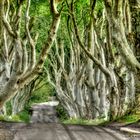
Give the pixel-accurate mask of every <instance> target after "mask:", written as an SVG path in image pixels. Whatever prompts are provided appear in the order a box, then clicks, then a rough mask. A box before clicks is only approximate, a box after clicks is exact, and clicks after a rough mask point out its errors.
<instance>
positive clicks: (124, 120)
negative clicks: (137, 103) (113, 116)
mask: <svg viewBox="0 0 140 140" xmlns="http://www.w3.org/2000/svg"><path fill="white" fill-rule="evenodd" d="M138 120H140V114H130V115H126V116H124V117H122V118H120V119H118V120H117V122H120V123H125V124H129V123H135V122H137V121H138Z"/></svg>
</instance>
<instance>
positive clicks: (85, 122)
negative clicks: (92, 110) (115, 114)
mask: <svg viewBox="0 0 140 140" xmlns="http://www.w3.org/2000/svg"><path fill="white" fill-rule="evenodd" d="M103 122H105V120H104V119H95V120H84V119H68V120H63V121H62V123H64V124H77V125H99V124H101V123H103Z"/></svg>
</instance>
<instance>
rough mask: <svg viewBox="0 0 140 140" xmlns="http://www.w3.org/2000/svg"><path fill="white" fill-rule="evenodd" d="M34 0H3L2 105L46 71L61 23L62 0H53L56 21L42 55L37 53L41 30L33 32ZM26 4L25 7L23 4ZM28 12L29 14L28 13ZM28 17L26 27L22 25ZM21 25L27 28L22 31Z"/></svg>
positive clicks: (0, 21) (0, 31)
mask: <svg viewBox="0 0 140 140" xmlns="http://www.w3.org/2000/svg"><path fill="white" fill-rule="evenodd" d="M30 2H31V1H30V0H19V1H11V0H1V1H0V47H1V50H0V108H1V109H2V107H3V106H4V104H5V103H6V102H7V101H8V100H10V99H11V98H12V97H13V96H14V95H15V94H17V93H18V94H21V93H22V91H23V88H24V87H26V86H27V85H28V84H29V83H30V82H31V81H32V80H33V79H35V78H36V77H37V76H38V74H39V73H40V72H41V71H42V67H43V64H44V61H45V60H46V58H47V54H48V52H49V50H50V48H51V46H52V44H53V42H54V39H55V36H56V34H57V30H58V27H59V23H60V17H61V16H60V14H61V9H60V11H58V10H57V6H58V4H59V1H56V0H50V11H51V14H52V23H51V26H50V30H49V32H48V37H47V39H46V41H45V43H44V45H43V47H42V51H41V53H40V56H39V58H38V59H37V57H36V42H37V38H38V34H36V35H31V30H32V26H33V25H32V20H31V19H30V15H29V9H30ZM23 6H25V7H26V8H25V10H24V8H23ZM24 15H25V16H24ZM22 20H23V21H24V25H25V27H24V28H23V27H21V23H22V22H23V21H22ZM21 28H22V29H23V30H24V31H22V34H21Z"/></svg>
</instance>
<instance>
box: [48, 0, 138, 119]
mask: <svg viewBox="0 0 140 140" xmlns="http://www.w3.org/2000/svg"><path fill="white" fill-rule="evenodd" d="M100 3H101V4H102V5H103V10H102V11H99V12H100V13H98V12H96V11H95V8H96V6H97V5H98V4H99V2H98V1H96V0H95V1H90V2H88V3H86V4H87V7H88V8H87V7H86V8H85V5H84V8H83V9H82V10H81V9H80V11H82V12H83V11H84V9H85V10H88V13H87V14H85V15H84V17H82V16H81V15H82V14H81V13H82V12H80V13H77V11H78V9H77V7H76V5H78V6H79V7H82V6H83V3H82V2H81V3H80V2H76V1H73V0H72V1H71V2H70V1H66V5H67V11H68V13H69V14H68V18H67V21H65V23H66V22H67V23H68V25H67V28H68V34H69V44H68V46H69V47H66V46H65V45H64V44H65V43H64V42H62V43H61V41H57V40H56V42H55V49H53V50H52V51H53V52H52V53H50V61H51V62H50V71H47V73H48V78H49V79H50V83H52V85H53V86H54V87H55V89H56V92H57V94H58V98H59V100H60V101H61V102H62V104H63V106H64V108H65V109H66V110H67V112H68V114H69V116H70V117H71V118H73V117H74V118H88V119H89V118H90V119H93V118H94V119H95V118H101V117H102V118H104V119H110V120H113V119H115V118H117V117H120V116H122V115H124V114H125V113H127V112H128V111H130V110H131V108H132V107H133V105H134V103H135V79H134V74H135V73H136V72H137V70H138V69H139V68H140V63H139V62H138V60H137V58H136V56H135V54H134V50H135V48H134V47H135V43H134V38H133V33H132V20H131V11H130V1H129V0H125V1H122V0H119V1H111V0H104V1H100ZM84 4H85V3H84ZM89 7H90V10H89ZM85 13H86V12H85ZM99 14H101V16H99ZM85 17H87V23H84V22H82V20H81V19H83V18H84V19H83V20H85ZM79 19H80V21H79ZM77 22H78V24H79V25H78V24H77ZM79 22H80V23H79ZM81 24H82V25H81ZM58 38H59V37H58ZM60 40H61V38H60ZM63 40H64V39H63ZM57 42H60V43H57ZM58 44H59V47H58ZM65 47H66V48H65ZM67 50H68V51H67ZM67 52H69V53H67ZM64 54H65V55H64ZM52 70H53V73H52Z"/></svg>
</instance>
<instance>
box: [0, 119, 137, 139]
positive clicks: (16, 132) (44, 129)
mask: <svg viewBox="0 0 140 140" xmlns="http://www.w3.org/2000/svg"><path fill="white" fill-rule="evenodd" d="M121 127H122V126H121V125H120V124H116V123H112V124H109V125H106V126H86V125H63V124H59V123H44V124H43V123H42V124H41V123H34V124H33V123H32V124H31V123H29V124H26V123H8V122H0V140H139V139H140V135H139V134H133V133H126V132H123V131H120V128H121ZM125 127H127V128H128V127H129V128H132V129H135V130H140V125H139V124H138V123H137V124H131V125H127V126H125Z"/></svg>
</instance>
